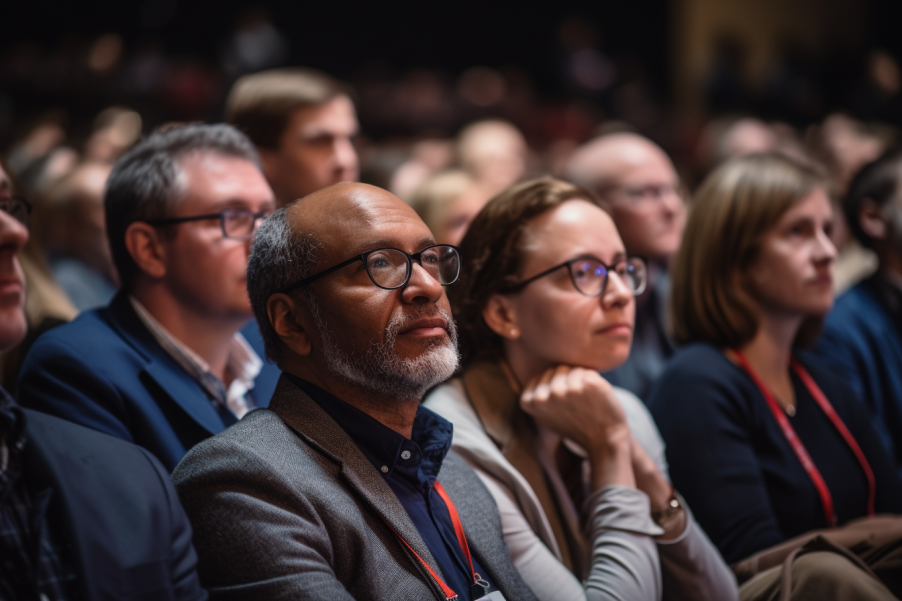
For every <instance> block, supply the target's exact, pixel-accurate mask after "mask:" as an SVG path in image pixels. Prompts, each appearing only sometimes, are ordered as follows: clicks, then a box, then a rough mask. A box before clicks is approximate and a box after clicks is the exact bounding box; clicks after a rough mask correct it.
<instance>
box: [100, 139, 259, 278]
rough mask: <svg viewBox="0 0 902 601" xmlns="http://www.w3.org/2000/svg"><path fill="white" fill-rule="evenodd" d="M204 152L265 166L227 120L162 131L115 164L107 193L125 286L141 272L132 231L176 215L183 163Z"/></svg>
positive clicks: (113, 249)
mask: <svg viewBox="0 0 902 601" xmlns="http://www.w3.org/2000/svg"><path fill="white" fill-rule="evenodd" d="M199 152H211V153H215V154H220V155H224V156H229V157H237V158H240V159H246V160H248V161H250V162H252V163H254V164H255V165H257V166H258V167H259V166H260V157H259V156H258V155H257V151H256V149H255V148H254V145H253V144H252V143H251V141H250V140H249V139H248V138H247V136H245V135H244V134H242V133H241V132H240V131H238V130H237V129H235V128H234V127H232V126H231V125H225V124H217V125H200V124H192V125H185V126H180V127H171V128H169V129H165V130H158V131H156V132H154V133H152V134H151V135H150V136H148V137H147V138H145V139H144V140H142V141H141V142H139V143H138V144H137V145H135V147H134V148H132V149H131V150H129V151H128V152H126V153H125V154H124V155H122V156H121V157H120V158H119V160H117V161H116V164H115V165H114V166H113V171H112V172H111V173H110V177H109V179H108V180H107V186H106V195H105V198H104V205H105V212H106V229H107V237H108V238H109V241H110V251H111V253H112V256H113V262H114V263H115V265H116V270H117V271H118V272H119V279H120V281H121V282H122V287H123V288H124V289H126V290H128V289H129V288H130V287H131V284H132V282H133V281H134V278H135V276H136V275H137V274H138V273H139V272H140V270H139V268H138V265H137V264H136V263H135V261H134V259H132V256H131V254H130V253H129V252H128V248H127V247H126V244H125V232H126V230H127V229H128V227H129V225H131V224H132V223H134V222H136V221H152V220H155V219H164V218H166V217H169V216H170V215H171V212H172V211H173V209H174V208H175V207H176V206H177V204H178V201H179V200H180V199H181V197H182V195H183V193H184V190H183V179H182V177H181V176H182V169H181V166H180V164H179V162H180V161H181V160H182V159H184V158H185V157H186V156H188V155H192V154H195V153H199Z"/></svg>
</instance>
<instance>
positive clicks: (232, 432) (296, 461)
mask: <svg viewBox="0 0 902 601" xmlns="http://www.w3.org/2000/svg"><path fill="white" fill-rule="evenodd" d="M319 455H320V454H319V453H317V452H316V451H315V449H312V448H311V447H310V445H309V444H307V442H306V441H305V439H304V438H302V437H301V436H299V435H298V434H297V433H296V432H295V431H294V430H292V429H291V427H289V426H288V424H286V423H285V422H284V421H283V420H282V419H281V418H280V417H279V416H278V415H276V414H275V413H274V412H273V411H270V410H269V409H255V410H253V411H251V412H250V413H248V414H247V415H245V416H244V417H243V418H242V419H241V420H240V421H238V422H237V423H236V424H234V425H232V426H230V427H229V428H226V429H225V430H223V431H222V432H220V433H218V434H216V435H214V436H211V437H210V438H208V439H206V440H204V441H202V442H200V443H198V444H196V445H195V446H194V447H192V448H191V450H190V451H188V453H187V454H186V455H185V457H184V458H183V459H182V460H181V461H180V462H179V464H178V465H177V466H176V468H175V470H174V471H173V472H172V480H173V482H174V483H175V485H176V488H179V489H180V490H181V489H182V488H183V487H185V486H190V485H191V483H192V482H196V481H208V480H211V479H217V478H227V479H228V478H233V477H234V478H239V479H242V478H247V479H251V480H254V479H258V478H259V479H265V478H267V477H268V476H267V474H268V475H272V474H280V473H287V472H288V471H291V472H295V473H297V472H303V471H305V470H313V469H315V468H314V466H315V464H316V463H319V462H318V461H316V459H317V458H318V457H319ZM289 458H290V459H289ZM286 462H288V463H286ZM289 464H290V465H289ZM286 468H287V469H286ZM297 485H299V486H300V485H303V482H298V483H297Z"/></svg>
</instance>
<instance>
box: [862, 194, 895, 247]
mask: <svg viewBox="0 0 902 601" xmlns="http://www.w3.org/2000/svg"><path fill="white" fill-rule="evenodd" d="M858 223H859V224H860V225H861V229H862V230H863V231H864V233H865V234H867V235H868V236H869V237H871V238H873V239H875V240H886V237H887V235H888V233H889V232H887V224H886V216H884V214H883V211H881V210H880V207H878V206H877V203H876V202H874V201H873V200H871V199H870V198H865V199H864V200H862V201H861V207H860V208H859V209H858Z"/></svg>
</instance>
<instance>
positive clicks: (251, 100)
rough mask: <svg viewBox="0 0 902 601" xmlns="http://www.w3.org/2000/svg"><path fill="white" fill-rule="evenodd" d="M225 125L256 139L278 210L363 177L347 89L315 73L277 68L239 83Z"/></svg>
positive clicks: (356, 128)
mask: <svg viewBox="0 0 902 601" xmlns="http://www.w3.org/2000/svg"><path fill="white" fill-rule="evenodd" d="M225 118H226V121H227V122H229V123H232V124H233V125H235V127H237V128H238V129H240V130H241V131H243V132H244V133H245V134H247V136H248V137H249V138H250V139H251V141H252V142H253V143H254V145H255V146H256V147H257V151H258V152H259V153H260V159H261V161H262V164H263V173H264V175H266V179H267V180H269V184H270V186H272V189H273V191H274V192H275V195H276V200H277V201H278V203H279V206H280V207H282V206H285V205H287V204H289V203H291V202H294V201H295V200H297V199H299V198H303V197H304V196H307V195H308V194H310V193H311V192H315V191H316V190H319V189H320V188H325V187H326V186H331V185H332V184H336V183H338V182H343V181H356V180H357V177H358V163H357V151H356V150H355V148H354V143H353V140H354V137H355V136H356V135H357V130H358V126H357V114H356V112H355V110H354V103H353V102H352V101H351V98H350V96H349V95H348V92H347V90H346V89H345V87H344V86H343V85H342V84H341V83H339V82H337V81H335V80H334V79H332V78H331V77H329V76H328V75H326V74H324V73H321V72H319V71H314V70H312V69H298V68H293V69H273V70H270V71H263V72H261V73H255V74H252V75H246V76H244V77H242V78H240V79H239V80H238V81H237V82H236V83H235V85H234V86H233V87H232V91H231V92H230V93H229V97H228V100H227V101H226V109H225Z"/></svg>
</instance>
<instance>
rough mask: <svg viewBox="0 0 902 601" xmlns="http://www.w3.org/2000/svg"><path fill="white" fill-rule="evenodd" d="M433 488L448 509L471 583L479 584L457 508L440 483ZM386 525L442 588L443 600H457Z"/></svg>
mask: <svg viewBox="0 0 902 601" xmlns="http://www.w3.org/2000/svg"><path fill="white" fill-rule="evenodd" d="M434 487H435V492H437V493H438V495H439V496H440V497H441V498H442V501H444V502H445V505H446V506H447V507H448V514H449V515H450V516H451V523H452V524H453V525H454V534H455V535H457V542H458V543H459V544H460V548H461V549H462V550H463V552H464V556H466V558H467V561H468V562H469V563H470V574H471V575H472V576H473V582H474V583H475V584H480V582H481V579H480V578H479V576H478V575H477V574H476V570H474V569H473V557H472V556H471V555H470V545H468V544H467V537H466V536H464V527H463V524H461V523H460V516H459V515H457V507H455V506H454V503H452V502H451V497H449V496H448V493H447V492H445V487H444V486H442V485H441V483H439V482H438V481H436V483H435V485H434ZM386 524H387V525H388V527H389V528H391V530H392V532H394V533H395V536H397V537H398V538H399V539H401V542H402V543H404V545H405V546H406V547H407V548H408V549H410V552H411V553H413V554H414V556H415V557H416V558H417V559H419V560H420V563H422V564H423V567H425V568H426V570H428V571H429V574H430V575H431V576H432V577H433V578H434V579H435V581H436V582H437V583H438V585H439V586H440V587H441V588H442V592H443V593H444V594H445V598H446V599H448V600H449V601H450V600H453V599H457V598H458V596H457V593H455V592H454V590H453V589H452V588H451V587H450V586H448V585H447V584H445V582H444V581H443V580H442V579H441V578H439V577H438V574H436V573H435V571H434V570H433V569H432V568H430V567H429V564H428V563H426V562H425V561H424V560H423V558H422V557H420V556H419V554H418V553H417V552H416V551H414V550H413V547H411V546H410V544H409V543H408V542H407V541H406V540H404V537H402V536H401V535H400V534H398V531H397V530H395V529H394V528H392V527H391V525H390V524H388V522H386Z"/></svg>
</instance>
